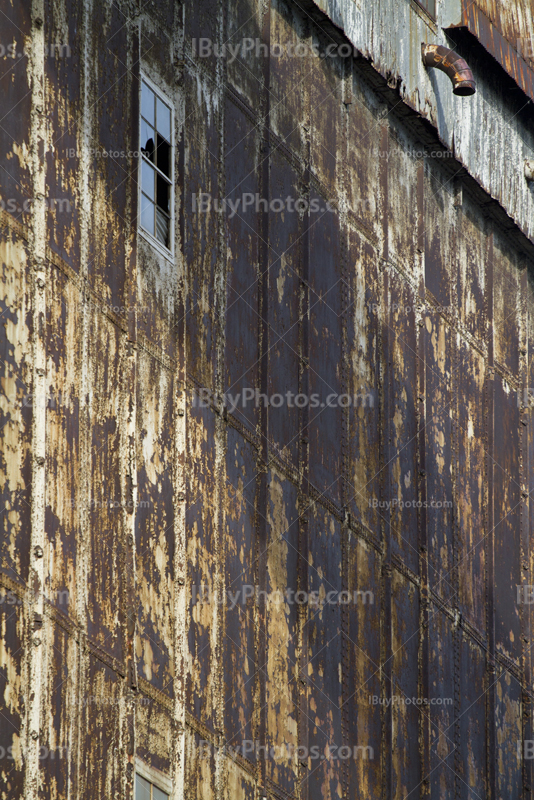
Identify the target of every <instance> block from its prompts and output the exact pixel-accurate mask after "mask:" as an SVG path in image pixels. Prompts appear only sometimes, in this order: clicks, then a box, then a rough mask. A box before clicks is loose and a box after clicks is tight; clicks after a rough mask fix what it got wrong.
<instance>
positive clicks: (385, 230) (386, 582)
mask: <svg viewBox="0 0 534 800" xmlns="http://www.w3.org/2000/svg"><path fill="white" fill-rule="evenodd" d="M380 150H381V153H382V160H381V161H380V184H381V192H380V198H381V209H380V213H381V216H382V259H383V264H384V271H383V274H384V281H383V287H382V291H383V303H382V304H381V306H382V308H383V309H384V312H383V313H384V314H385V319H384V320H383V321H382V328H383V331H384V336H383V340H382V344H383V351H382V364H383V383H382V403H381V407H382V408H383V413H382V424H381V426H380V427H381V431H382V444H383V447H382V463H381V464H380V475H381V480H380V486H381V494H382V498H385V497H389V496H390V489H391V486H390V479H389V466H388V465H389V462H390V449H391V448H390V441H389V439H388V438H387V436H386V426H387V424H388V420H390V419H391V413H390V412H391V408H390V405H391V399H392V396H393V388H392V378H391V369H390V367H391V364H390V363H389V361H388V359H389V358H390V357H391V327H390V326H389V324H388V319H387V318H388V316H389V308H390V285H389V271H388V267H387V262H388V258H389V222H388V205H389V181H388V164H389V125H388V122H387V120H386V122H384V124H383V125H382V126H381V144H380ZM391 513H392V512H391V510H389V511H388V515H387V517H386V519H384V521H383V523H382V548H383V558H382V576H381V599H382V625H381V637H380V638H381V646H380V650H381V653H380V662H381V664H382V669H381V676H380V677H381V684H382V694H383V696H384V705H383V706H382V747H381V759H382V793H383V798H384V800H393V715H392V703H391V694H392V687H391V674H392V663H391V662H392V657H393V653H392V635H393V630H392V585H391V583H392V567H391Z"/></svg>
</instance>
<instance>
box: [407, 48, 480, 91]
mask: <svg viewBox="0 0 534 800" xmlns="http://www.w3.org/2000/svg"><path fill="white" fill-rule="evenodd" d="M421 52H422V55H423V64H424V65H425V67H435V68H436V69H440V70H441V71H442V72H444V73H445V74H446V75H448V76H449V78H450V79H451V81H452V91H453V92H454V94H457V95H460V97H468V96H469V95H472V94H475V92H476V90H477V88H476V83H475V79H474V77H473V73H472V72H471V70H470V69H469V66H468V64H467V61H466V60H465V59H463V58H461V57H460V56H459V55H458V53H455V52H454V50H451V49H450V48H448V47H444V46H443V45H441V44H424V43H423V44H422V45H421Z"/></svg>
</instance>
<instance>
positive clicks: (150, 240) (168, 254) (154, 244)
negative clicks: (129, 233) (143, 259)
mask: <svg viewBox="0 0 534 800" xmlns="http://www.w3.org/2000/svg"><path fill="white" fill-rule="evenodd" d="M137 232H138V234H139V236H141V237H142V238H143V239H144V240H145V242H148V244H149V245H150V246H151V247H153V248H154V250H157V251H158V253H159V254H160V255H161V256H163V258H165V259H167V261H170V263H171V264H174V253H173V252H171V250H167V248H166V247H164V246H163V245H162V244H161V243H160V242H158V240H157V239H155V238H154V237H153V236H151V235H150V234H149V233H147V232H146V231H145V230H144V229H143V228H141V226H139V227H138V228H137Z"/></svg>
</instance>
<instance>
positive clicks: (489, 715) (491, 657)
mask: <svg viewBox="0 0 534 800" xmlns="http://www.w3.org/2000/svg"><path fill="white" fill-rule="evenodd" d="M489 224H490V223H489V221H488V225H489ZM485 284H486V292H485V296H486V302H485V311H486V319H485V325H486V332H487V337H488V364H487V367H488V369H487V374H486V376H485V384H486V403H487V413H486V415H485V417H486V426H485V427H486V430H485V435H486V491H487V500H486V514H485V516H486V526H487V527H486V540H485V544H486V626H487V640H488V656H487V664H486V681H487V686H488V688H487V696H486V697H487V699H486V742H487V781H488V785H487V796H488V800H494V798H495V797H496V796H497V794H496V792H497V789H496V785H495V779H496V771H495V767H496V764H495V747H496V730H495V724H496V721H495V711H496V688H495V672H496V670H495V598H494V591H495V590H494V584H495V575H494V571H495V553H494V540H495V532H494V514H495V511H494V502H495V500H494V488H493V482H494V464H495V461H494V450H495V447H494V429H495V381H494V366H495V364H494V357H495V354H494V328H493V323H494V308H493V286H494V284H493V232H492V231H491V232H490V233H489V235H488V241H487V253H486V269H485Z"/></svg>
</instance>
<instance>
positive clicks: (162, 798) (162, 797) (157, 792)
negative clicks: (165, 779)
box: [152, 786, 169, 800]
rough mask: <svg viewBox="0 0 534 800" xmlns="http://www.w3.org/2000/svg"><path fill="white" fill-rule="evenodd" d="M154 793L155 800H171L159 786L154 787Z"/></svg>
mask: <svg viewBox="0 0 534 800" xmlns="http://www.w3.org/2000/svg"><path fill="white" fill-rule="evenodd" d="M152 791H153V792H154V794H153V798H154V800H169V795H168V794H165V792H162V791H161V789H158V787H157V786H152Z"/></svg>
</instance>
